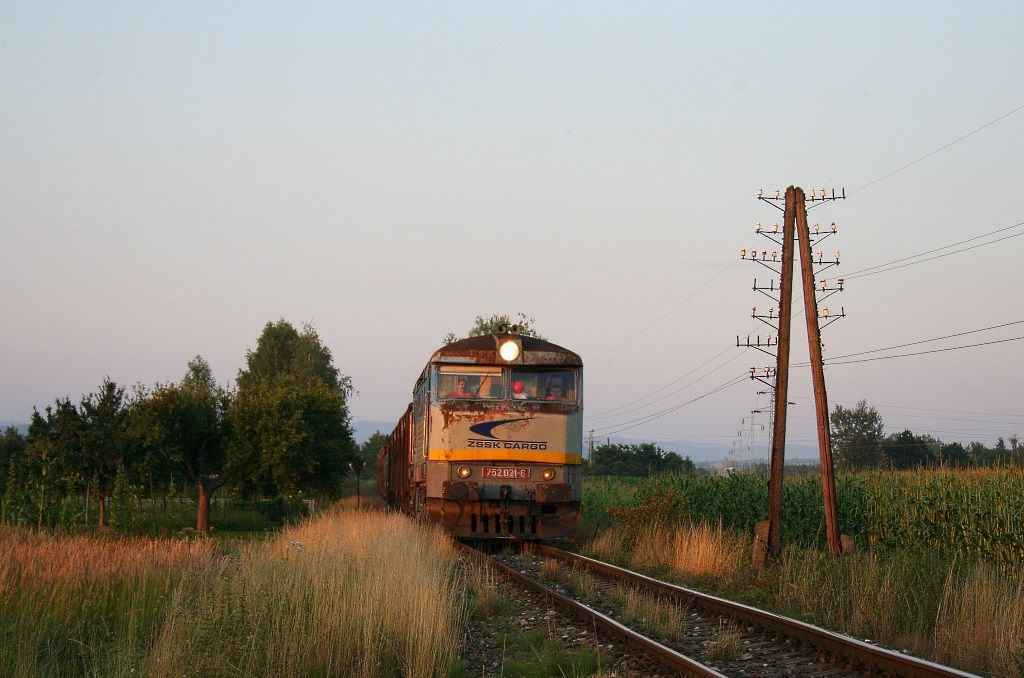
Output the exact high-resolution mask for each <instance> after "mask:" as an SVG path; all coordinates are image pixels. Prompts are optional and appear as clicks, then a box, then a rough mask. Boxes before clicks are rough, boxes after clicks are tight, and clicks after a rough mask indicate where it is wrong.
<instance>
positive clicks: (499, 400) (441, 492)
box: [377, 334, 583, 540]
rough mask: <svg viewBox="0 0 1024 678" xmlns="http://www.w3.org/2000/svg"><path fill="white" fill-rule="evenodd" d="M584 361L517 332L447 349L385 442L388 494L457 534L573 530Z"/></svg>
mask: <svg viewBox="0 0 1024 678" xmlns="http://www.w3.org/2000/svg"><path fill="white" fill-rule="evenodd" d="M582 370H583V362H582V361H581V360H580V357H579V356H578V355H577V354H575V353H573V352H572V351H570V350H568V349H565V348H562V347H561V346H557V345H555V344H552V343H550V342H548V341H544V340H542V339H538V338H536V337H527V336H520V335H517V334H490V335H483V336H479V337H470V338H468V339H463V340H461V341H456V342H453V343H451V344H448V345H446V346H443V347H442V348H440V349H438V350H437V351H435V352H434V354H433V355H432V356H431V357H430V361H429V362H428V363H427V365H426V367H425V368H424V369H423V372H422V373H421V374H420V376H419V379H418V380H417V381H416V385H415V387H414V389H413V394H412V403H411V404H410V405H409V407H408V408H407V409H406V411H405V414H404V415H403V416H402V418H401V419H400V420H399V421H398V424H397V426H395V430H394V431H393V432H392V433H391V436H390V437H389V439H388V441H387V443H386V444H385V445H384V446H383V447H382V448H381V451H380V455H379V457H378V459H377V486H378V491H379V493H380V495H381V497H382V498H383V499H384V500H385V501H387V502H388V503H389V504H391V505H392V506H395V507H397V508H400V509H401V510H403V511H405V512H407V513H409V514H411V515H413V516H415V517H417V518H419V519H422V520H428V521H431V522H435V523H439V524H440V525H442V526H443V527H444V529H445V530H446V531H447V532H448V533H449V534H452V535H453V536H457V537H469V538H476V539H507V538H513V537H515V538H519V539H562V540H571V539H573V538H574V537H575V534H576V530H577V527H578V524H579V518H580V464H581V463H582V460H583V395H582V394H583V371H582Z"/></svg>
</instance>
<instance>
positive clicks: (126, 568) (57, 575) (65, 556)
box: [0, 525, 216, 593]
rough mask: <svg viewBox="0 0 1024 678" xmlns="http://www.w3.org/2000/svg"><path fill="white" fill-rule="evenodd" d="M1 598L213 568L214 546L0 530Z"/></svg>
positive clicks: (12, 529)
mask: <svg viewBox="0 0 1024 678" xmlns="http://www.w3.org/2000/svg"><path fill="white" fill-rule="evenodd" d="M0 553H3V557H2V558H0V593H3V592H4V591H7V590H9V589H12V588H13V587H15V586H29V587H42V586H53V585H62V586H78V585H84V584H88V583H93V582H98V581H105V580H110V579H126V578H130V577H140V576H153V575H161V574H167V573H170V572H176V571H178V570H180V569H181V568H183V567H184V566H185V565H186V564H189V563H196V562H199V563H208V562H209V561H210V560H211V559H212V558H213V557H214V555H215V553H216V547H215V545H214V542H212V541H206V540H200V541H195V542H184V541H178V540H173V539H147V538H130V539H129V538H125V539H121V538H114V537H102V536H99V537H97V536H87V535H80V536H62V535H53V534H48V533H45V532H38V531H35V530H29V529H23V528H14V527H7V526H3V525H0Z"/></svg>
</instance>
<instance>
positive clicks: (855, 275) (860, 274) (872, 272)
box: [844, 222, 1024, 280]
mask: <svg viewBox="0 0 1024 678" xmlns="http://www.w3.org/2000/svg"><path fill="white" fill-rule="evenodd" d="M1018 226H1024V222H1021V223H1019V224H1014V225H1013V226H1008V227H1007V228H1006V229H1000V230H1007V229H1010V228H1017V227H1018ZM1022 235H1024V231H1022V232H1020V233H1014V234H1012V235H1005V236H1003V237H1002V238H996V239H995V240H990V241H988V242H983V243H979V244H977V245H972V246H970V247H964V248H962V249H959V250H953V251H952V252H946V253H944V254H936V255H935V256H934V257H928V258H927V259H919V260H918V261H911V262H908V263H905V264H900V265H899V266H891V265H890V264H894V263H896V261H906V260H907V259H916V258H917V257H921V256H924V255H925V254H929V252H924V253H922V254H915V255H913V256H910V257H905V258H903V259H897V260H896V261H893V262H890V263H889V264H881V265H879V266H872V267H871V268H870V269H867V268H866V269H863V271H870V272H857V273H850V274H848V275H846V276H844V277H845V278H846V279H847V280H849V279H851V278H864V277H866V276H869V275H875V274H876V273H888V272H889V271H895V270H896V269H900V268H906V267H907V266H914V265H915V264H923V263H925V262H926V261H934V260H935V259H942V258H943V257H948V256H952V255H954V254H961V253H962V252H968V251H970V250H976V249H978V248H979V247H985V246H986V245H994V244H995V243H997V242H1002V241H1003V240H1009V239H1010V238H1019V237H1020V236H1022ZM978 237H979V238H980V237H983V236H978ZM971 239H972V240H976V238H971ZM963 242H967V241H966V240H965V241H963ZM957 244H959V243H957ZM948 247H953V245H946V247H940V248H939V249H938V250H931V252H937V251H939V250H942V249H946V248H948ZM872 269H880V270H877V271H875V270H872Z"/></svg>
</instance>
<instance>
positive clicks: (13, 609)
mask: <svg viewBox="0 0 1024 678" xmlns="http://www.w3.org/2000/svg"><path fill="white" fill-rule="evenodd" d="M217 543H218V542H216V541H214V540H204V541H198V542H194V543H187V542H182V541H176V540H169V539H116V538H95V537H86V536H81V537H69V536H52V535H46V534H41V533H38V532H31V531H26V530H22V529H3V530H0V553H2V554H3V557H0V638H2V639H3V642H0V675H4V676H40V675H41V676H64V675H69V674H78V675H86V676H129V675H152V676H170V675H174V676H183V675H185V676H188V675H217V676H247V675H283V676H307V675H314V676H315V675H356V676H393V675H396V674H404V675H416V676H429V675H434V674H443V673H444V672H446V671H447V670H448V667H450V666H451V665H452V664H453V663H454V661H455V659H456V653H457V651H458V646H459V641H460V628H461V623H462V620H463V618H464V616H465V614H466V605H465V595H464V586H463V582H462V581H461V578H460V575H459V573H458V570H457V569H456V568H457V566H456V561H455V558H454V556H453V553H452V550H451V548H452V547H451V545H450V542H449V541H448V540H447V539H446V538H445V537H444V536H443V535H441V534H440V533H439V532H437V531H429V530H422V529H421V528H420V527H419V526H417V525H414V524H413V523H411V522H410V521H408V520H407V519H405V518H404V517H402V516H399V515H393V514H383V513H379V512H373V513H367V512H355V511H339V512H336V513H333V514H329V515H326V516H323V517H320V518H317V519H310V520H308V521H306V522H304V523H301V524H299V525H297V526H294V527H292V528H290V529H288V530H285V531H283V532H280V533H277V534H275V535H274V536H272V537H271V538H270V539H268V540H267V541H265V542H253V543H248V544H241V545H237V546H236V545H234V544H232V546H233V548H232V549H222V548H218V547H217Z"/></svg>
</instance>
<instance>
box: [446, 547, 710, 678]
mask: <svg viewBox="0 0 1024 678" xmlns="http://www.w3.org/2000/svg"><path fill="white" fill-rule="evenodd" d="M456 544H457V545H458V546H459V547H460V548H462V549H463V550H464V551H465V552H466V553H468V554H469V555H471V556H472V557H474V558H476V559H477V560H479V561H480V562H483V563H485V564H487V565H489V566H490V567H493V568H494V569H496V570H498V571H499V572H501V573H503V574H505V575H507V576H508V577H510V578H512V579H513V580H515V581H517V582H519V583H522V584H525V585H526V586H528V587H530V588H531V589H533V590H534V591H536V592H537V593H539V594H541V595H543V596H546V597H547V598H549V599H550V600H552V601H554V602H555V603H557V604H558V606H559V607H561V608H562V609H563V610H566V611H567V612H570V613H572V614H573V615H575V616H576V617H578V618H580V619H582V620H583V621H585V622H586V623H588V624H593V625H594V626H597V627H598V628H600V629H601V630H603V631H605V632H607V633H609V634H611V635H614V636H617V637H618V638H621V639H622V640H624V641H625V642H626V643H627V644H629V645H631V646H633V647H634V648H637V649H639V650H640V651H642V652H645V653H647V654H649V655H651V656H653V657H655V658H656V659H657V660H658V661H660V662H661V663H663V664H664V665H665V666H667V667H669V668H670V669H672V670H674V671H678V672H680V673H682V674H684V675H687V676H699V677H701V678H705V677H712V678H726V676H725V674H723V673H719V672H718V671H716V670H714V669H713V668H710V667H708V666H705V665H704V664H701V663H700V662H698V661H696V660H694V659H691V658H690V657H687V656H686V655H684V654H681V653H679V652H676V651H675V650H673V649H671V648H669V647H665V646H664V645H662V644H661V643H659V642H657V641H655V640H652V639H651V638H648V637H647V636H644V635H641V634H639V633H637V632H636V631H634V630H633V629H631V628H629V627H627V626H623V625H622V624H620V623H619V622H617V621H615V620H614V619H612V618H611V617H609V616H607V615H604V614H601V613H600V612H598V611H597V610H595V609H593V608H591V607H588V606H586V605H584V604H583V603H580V602H579V601H576V600H573V599H572V598H569V597H567V596H564V595H562V594H561V593H559V592H558V591H555V590H553V589H551V588H549V587H547V586H545V585H544V584H541V583H540V582H539V581H536V580H535V579H532V578H530V577H528V576H526V575H525V574H523V573H521V572H519V571H517V570H515V569H513V568H511V567H509V566H508V565H506V564H505V563H503V562H501V561H500V560H497V559H496V558H494V557H492V556H489V555H487V554H486V553H483V552H481V551H478V550H477V549H474V548H472V547H470V546H467V545H465V544H462V543H459V542H456Z"/></svg>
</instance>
